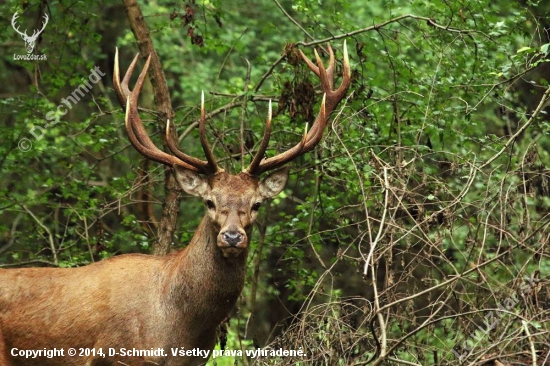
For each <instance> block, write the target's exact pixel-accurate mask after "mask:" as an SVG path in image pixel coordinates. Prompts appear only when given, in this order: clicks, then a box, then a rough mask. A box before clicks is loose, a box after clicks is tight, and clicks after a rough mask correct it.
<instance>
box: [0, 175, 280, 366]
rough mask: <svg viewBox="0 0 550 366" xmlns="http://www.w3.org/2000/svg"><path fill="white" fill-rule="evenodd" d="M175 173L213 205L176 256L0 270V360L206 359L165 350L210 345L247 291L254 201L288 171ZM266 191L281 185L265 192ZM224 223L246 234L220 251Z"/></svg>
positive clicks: (12, 364)
mask: <svg viewBox="0 0 550 366" xmlns="http://www.w3.org/2000/svg"><path fill="white" fill-rule="evenodd" d="M176 176H177V177H178V182H179V183H180V185H181V186H182V188H184V189H185V190H186V191H188V192H189V193H192V194H197V195H200V196H201V197H203V199H204V200H212V201H214V203H215V204H216V209H215V210H212V209H208V213H207V214H206V215H205V216H204V218H203V219H202V222H201V223H200V225H199V227H198V229H197V230H196V232H195V235H194V236H193V239H192V240H191V243H190V244H189V245H188V246H187V247H186V248H185V249H183V250H181V251H179V252H178V253H173V254H171V255H168V256H166V257H154V256H148V255H139V254H127V255H121V256H118V257H114V258H110V259H107V260H104V261H101V262H97V263H94V264H91V265H88V266H85V267H80V268H22V269H0V284H1V285H0V365H2V366H16V365H25V366H27V365H28V366H33V365H41V366H42V365H44V366H48V365H96V366H97V365H115V364H117V365H118V364H127V365H165V366H169V365H170V366H171V365H201V364H204V363H206V361H207V359H204V358H192V357H191V358H189V357H186V358H178V357H172V354H171V350H170V349H171V348H180V347H185V349H186V350H190V349H193V348H200V349H202V350H211V349H212V348H213V347H214V344H215V338H216V328H217V326H218V325H219V324H220V322H221V321H222V320H223V319H224V318H225V317H227V316H228V314H229V312H230V310H231V308H232V307H233V305H234V304H235V302H236V300H237V298H238V296H239V294H240V292H241V290H242V288H243V284H244V275H245V269H246V268H245V264H246V256H247V251H248V244H249V241H250V233H251V229H252V223H253V221H254V219H255V217H256V212H255V211H254V210H251V204H253V203H255V202H257V201H261V200H263V199H265V198H267V197H270V196H272V195H274V194H278V193H279V192H280V190H281V189H282V188H283V187H284V184H285V183H286V176H287V172H286V171H282V172H281V171H280V172H275V173H273V174H272V175H271V176H269V177H267V178H266V179H265V180H264V181H262V182H260V181H259V180H258V179H257V178H255V177H252V176H249V175H247V174H245V173H241V174H238V175H230V174H227V173H225V172H222V173H218V174H216V175H214V176H211V177H209V178H207V179H204V178H202V177H200V176H198V175H197V174H196V173H192V172H189V171H184V170H183V169H176ZM184 176H185V177H184ZM188 178H192V179H198V180H197V181H196V182H198V185H197V186H196V187H195V188H197V189H199V188H200V189H203V191H201V192H200V193H199V192H198V191H197V190H196V189H195V190H194V189H193V186H190V185H189V184H188V183H189V181H185V179H188ZM273 182H275V185H273ZM199 186H200V187H199ZM266 187H272V188H273V187H276V188H277V189H275V190H271V191H269V193H266V192H267V191H266V189H268V188H266ZM228 226H232V227H236V228H238V229H239V230H243V232H244V233H245V234H246V235H245V236H244V238H243V240H244V241H245V242H244V243H240V244H239V245H238V246H241V247H242V249H241V250H239V251H238V252H237V253H235V250H233V251H231V252H230V254H231V255H226V253H225V252H224V248H225V247H226V246H227V245H225V244H224V243H222V242H221V241H223V239H221V238H220V235H219V234H220V232H221V231H223V230H224V228H226V227H228ZM232 249H234V248H232ZM70 347H72V348H76V349H77V350H78V349H79V348H95V349H96V350H98V349H99V348H102V349H103V352H104V353H107V352H108V348H117V349H118V348H126V349H131V348H136V349H140V350H149V349H151V348H153V349H156V348H158V347H161V348H163V349H164V350H165V353H166V354H168V356H167V357H161V358H155V357H151V358H147V357H120V356H118V357H116V356H115V357H105V358H102V357H93V356H89V357H69V356H67V350H68V349H69V348H70ZM13 348H18V349H20V350H27V349H29V350H39V349H44V348H46V349H53V348H57V349H60V348H63V349H64V351H65V355H66V357H56V358H51V359H49V358H45V357H40V358H36V359H25V358H22V357H12V356H11V350H12V349H13ZM120 362H122V363H120Z"/></svg>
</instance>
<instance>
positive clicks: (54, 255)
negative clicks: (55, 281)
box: [21, 204, 59, 266]
mask: <svg viewBox="0 0 550 366" xmlns="http://www.w3.org/2000/svg"><path fill="white" fill-rule="evenodd" d="M21 207H23V210H25V211H26V212H27V213H28V214H29V215H30V216H31V217H32V218H33V220H34V221H36V223H37V224H38V225H39V226H40V227H41V228H42V229H44V231H45V232H46V233H47V234H48V241H49V243H50V249H51V250H52V255H53V263H54V265H56V266H57V265H58V264H59V263H58V261H57V249H56V248H55V242H54V240H53V235H52V232H51V231H50V229H48V228H47V227H46V225H44V224H43V223H42V222H41V221H40V220H39V219H38V217H36V216H35V215H34V213H32V211H31V210H29V209H28V208H27V206H25V205H23V204H22V205H21Z"/></svg>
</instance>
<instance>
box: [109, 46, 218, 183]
mask: <svg viewBox="0 0 550 366" xmlns="http://www.w3.org/2000/svg"><path fill="white" fill-rule="evenodd" d="M138 57H139V54H137V55H136V57H134V60H133V61H132V63H131V64H130V67H128V71H127V72H126V74H125V75H124V79H123V80H122V82H121V81H120V70H119V63H118V48H117V50H116V53H115V67H114V73H113V85H114V88H115V91H116V95H117V98H118V102H119V103H120V105H121V106H122V108H124V109H126V119H125V123H126V131H127V133H128V138H129V139H130V142H131V143H132V145H134V147H135V148H136V150H137V151H138V152H139V153H140V154H142V155H143V156H145V157H146V158H149V159H151V160H154V161H157V162H159V163H162V164H166V165H169V166H173V165H178V166H181V167H183V168H186V169H189V170H193V171H196V172H199V173H202V174H206V175H211V174H216V173H218V172H221V171H223V169H221V168H220V167H219V166H218V165H217V164H216V161H215V159H214V155H213V154H212V150H211V149H210V146H209V145H208V141H207V140H206V126H205V124H206V118H205V113H204V93H203V96H202V104H201V119H200V123H199V132H200V140H201V144H202V148H203V151H204V154H205V155H206V159H207V161H204V160H200V159H197V158H195V157H192V156H189V155H187V154H185V153H183V152H181V151H180V150H179V149H178V148H177V146H176V143H175V142H174V140H173V139H172V134H171V131H170V121H168V122H167V124H166V131H165V132H166V142H167V145H168V147H169V148H170V150H171V151H172V152H173V153H174V155H176V156H172V155H170V154H167V153H165V152H164V151H162V150H160V149H159V148H157V147H156V146H155V145H154V144H153V142H152V141H151V139H150V138H149V136H148V135H147V132H146V131H145V128H144V127H143V123H142V122H141V118H140V117H139V113H138V107H137V101H138V97H139V93H140V92H141V88H142V86H143V82H144V81H145V75H146V74H147V70H148V69H149V64H150V62H151V55H149V57H148V58H147V62H146V63H145V66H144V68H143V70H142V71H141V74H140V75H139V77H138V80H137V82H136V85H135V86H134V90H130V88H129V87H128V84H129V82H130V78H131V77H132V73H133V72H134V68H135V66H136V63H137V60H138Z"/></svg>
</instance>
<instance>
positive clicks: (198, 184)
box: [174, 165, 208, 197]
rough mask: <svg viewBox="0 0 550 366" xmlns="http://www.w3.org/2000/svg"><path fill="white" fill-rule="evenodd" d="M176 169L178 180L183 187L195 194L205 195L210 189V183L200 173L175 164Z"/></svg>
mask: <svg viewBox="0 0 550 366" xmlns="http://www.w3.org/2000/svg"><path fill="white" fill-rule="evenodd" d="M174 171H175V172H176V180H177V182H178V184H179V185H180V187H181V189H183V190H184V191H185V192H187V193H189V194H192V195H193V196H198V197H203V196H204V194H205V193H206V191H207V190H208V183H207V182H206V180H205V179H204V178H203V177H201V176H200V175H199V173H197V172H194V171H192V170H189V169H185V168H182V167H180V166H177V165H174Z"/></svg>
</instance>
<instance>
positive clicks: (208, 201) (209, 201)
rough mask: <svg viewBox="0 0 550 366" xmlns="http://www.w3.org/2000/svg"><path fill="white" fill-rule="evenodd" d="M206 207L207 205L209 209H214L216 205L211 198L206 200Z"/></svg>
mask: <svg viewBox="0 0 550 366" xmlns="http://www.w3.org/2000/svg"><path fill="white" fill-rule="evenodd" d="M206 207H208V209H209V210H214V209H216V205H215V204H214V202H212V200H206Z"/></svg>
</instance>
